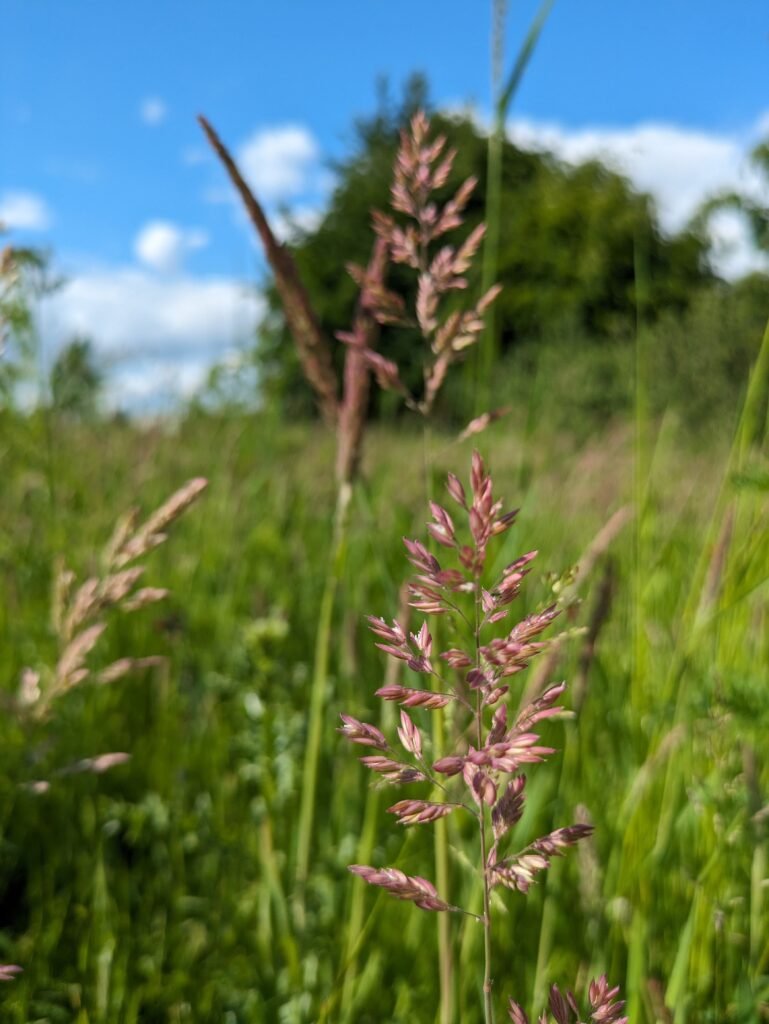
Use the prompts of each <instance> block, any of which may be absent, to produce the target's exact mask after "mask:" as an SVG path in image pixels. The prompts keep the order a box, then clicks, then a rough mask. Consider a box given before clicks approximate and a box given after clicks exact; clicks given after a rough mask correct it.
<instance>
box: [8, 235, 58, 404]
mask: <svg viewBox="0 0 769 1024" xmlns="http://www.w3.org/2000/svg"><path fill="white" fill-rule="evenodd" d="M1 231H2V226H1V225H0V232H1ZM47 268H48V259H47V257H46V256H45V254H44V253H42V252H40V251H39V250H37V249H29V248H23V247H18V246H13V245H6V246H5V247H3V248H2V249H0V403H1V404H2V406H4V407H6V408H7V407H9V406H11V405H13V403H14V400H15V397H16V391H17V387H18V385H19V383H20V382H21V381H22V380H24V379H25V378H29V377H33V376H34V375H35V373H36V372H37V368H36V365H35V364H36V349H35V332H34V323H33V315H32V311H33V306H34V301H35V299H36V298H37V297H38V296H39V295H42V294H43V293H44V292H46V291H49V290H50V289H51V288H52V287H53V285H52V284H51V282H50V281H49V279H48V276H47Z"/></svg>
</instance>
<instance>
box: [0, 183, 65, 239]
mask: <svg viewBox="0 0 769 1024" xmlns="http://www.w3.org/2000/svg"><path fill="white" fill-rule="evenodd" d="M52 219H53V218H52V216H51V212H50V210H49V208H48V204H47V203H46V201H45V200H44V199H43V198H42V196H38V195H36V194H35V193H34V192H21V191H19V192H15V191H8V192H3V193H2V195H0V224H2V225H3V226H4V227H6V228H8V229H10V230H13V231H46V230H47V229H48V228H49V227H50V226H51V221H52Z"/></svg>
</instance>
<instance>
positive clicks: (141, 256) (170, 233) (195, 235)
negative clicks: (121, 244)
mask: <svg viewBox="0 0 769 1024" xmlns="http://www.w3.org/2000/svg"><path fill="white" fill-rule="evenodd" d="M206 245H208V235H207V234H206V233H205V231H200V230H199V229H197V228H192V229H186V228H180V227H178V225H176V224H172V223H171V222H170V221H165V220H153V221H149V222H148V223H147V224H145V225H144V226H143V227H142V228H141V229H140V230H139V232H138V234H137V235H136V238H135V240H134V252H135V253H136V257H137V259H138V260H139V261H140V262H141V263H143V264H144V265H145V266H147V267H150V268H151V269H152V270H159V271H161V272H163V273H173V272H174V271H176V270H178V269H179V268H180V267H181V266H182V263H183V262H184V258H185V256H186V255H187V254H188V253H189V252H192V251H193V250H195V249H203V248H205V246H206Z"/></svg>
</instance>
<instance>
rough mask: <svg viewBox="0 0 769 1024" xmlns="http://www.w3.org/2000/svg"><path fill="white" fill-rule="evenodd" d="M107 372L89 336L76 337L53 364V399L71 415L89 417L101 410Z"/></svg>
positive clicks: (59, 409) (54, 403) (58, 407)
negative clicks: (99, 361) (98, 359)
mask: <svg viewBox="0 0 769 1024" xmlns="http://www.w3.org/2000/svg"><path fill="white" fill-rule="evenodd" d="M102 384H103V376H102V373H101V371H100V370H99V368H98V367H97V365H96V360H95V356H94V352H93V345H92V344H91V341H90V340H89V339H88V338H73V339H72V341H70V342H69V343H68V344H67V345H65V346H64V348H63V349H62V350H61V352H59V354H58V356H57V357H56V360H55V361H54V364H53V366H52V367H51V383H50V388H51V402H52V403H53V405H54V406H55V408H56V409H57V410H58V411H59V412H62V413H67V414H68V415H70V416H75V417H80V418H82V419H89V418H90V417H93V416H95V415H96V413H97V411H98V403H99V394H100V391H101V388H102Z"/></svg>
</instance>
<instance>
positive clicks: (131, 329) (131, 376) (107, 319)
mask: <svg viewBox="0 0 769 1024" xmlns="http://www.w3.org/2000/svg"><path fill="white" fill-rule="evenodd" d="M262 310H263V300H262V299H261V298H260V297H259V296H257V294H256V293H255V292H254V291H252V290H250V289H248V288H246V286H245V285H243V284H241V283H240V282H238V281H235V280H232V279H229V278H222V277H193V276H191V275H180V276H177V277H174V278H165V277H159V276H157V275H155V274H152V273H150V272H148V271H146V270H141V269H136V268H107V269H94V270H87V271H85V272H82V273H78V274H74V275H72V276H71V277H70V278H69V279H68V280H67V281H66V283H65V284H64V285H63V287H62V288H60V289H59V290H58V291H56V292H54V293H53V294H52V295H50V296H48V297H47V298H46V299H45V300H44V301H43V303H42V309H41V313H40V329H41V334H42V337H43V341H44V345H45V348H46V351H47V352H48V357H49V359H50V358H53V357H55V353H56V351H57V350H58V349H59V348H60V347H61V346H62V345H63V344H65V343H66V342H67V341H68V340H69V339H70V338H71V337H72V336H73V335H75V334H81V335H87V336H88V337H90V338H91V339H92V340H93V344H94V349H95V352H96V355H97V357H98V358H99V359H100V360H101V361H102V363H103V364H104V365H106V366H107V367H109V369H110V375H109V384H110V393H111V400H112V401H113V403H114V404H117V405H120V406H122V407H126V406H128V407H133V406H135V405H136V404H137V403H139V402H141V403H142V404H143V405H148V404H152V403H154V404H158V403H159V401H160V399H161V398H163V397H168V396H171V395H174V396H185V395H187V394H189V393H190V391H191V390H194V389H195V387H197V386H198V384H199V383H200V382H201V381H202V380H203V379H204V378H205V375H206V373H207V372H208V369H209V368H210V367H211V366H212V365H213V364H214V363H215V362H217V361H218V360H220V359H221V358H223V357H224V356H226V355H227V354H228V353H229V352H230V351H232V350H233V349H235V348H238V347H239V346H242V345H243V344H244V343H247V342H248V340H249V339H250V338H251V337H252V335H253V331H254V327H255V324H256V322H257V320H258V318H259V316H260V315H261V312H262Z"/></svg>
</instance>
